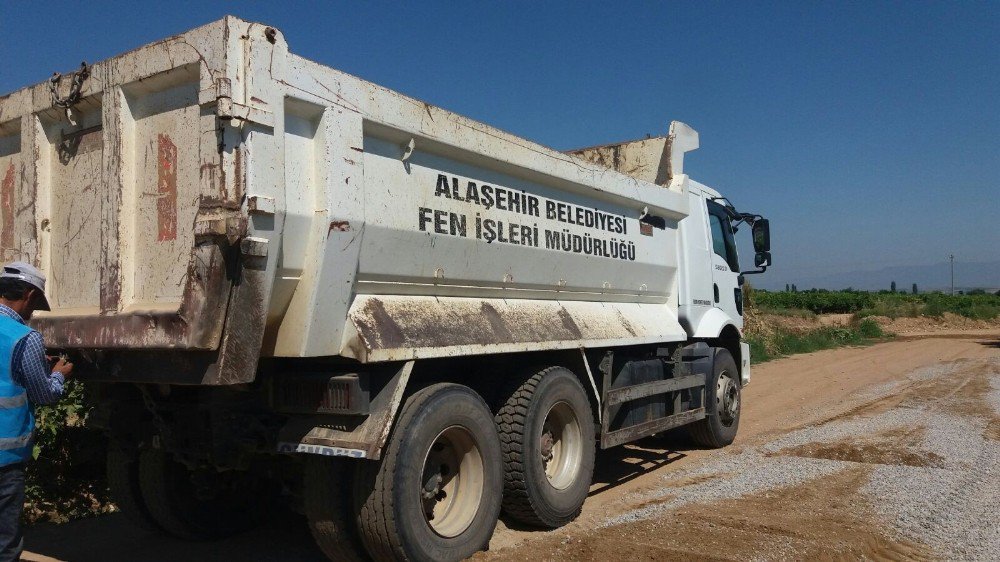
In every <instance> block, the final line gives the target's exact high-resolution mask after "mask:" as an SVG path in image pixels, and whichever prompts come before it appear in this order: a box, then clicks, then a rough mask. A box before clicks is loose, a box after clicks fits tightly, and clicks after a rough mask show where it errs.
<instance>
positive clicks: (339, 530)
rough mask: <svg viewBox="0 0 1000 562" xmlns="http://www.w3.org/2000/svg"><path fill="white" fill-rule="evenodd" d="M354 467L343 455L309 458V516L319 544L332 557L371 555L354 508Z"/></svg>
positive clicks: (306, 481) (355, 558)
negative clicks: (362, 535)
mask: <svg viewBox="0 0 1000 562" xmlns="http://www.w3.org/2000/svg"><path fill="white" fill-rule="evenodd" d="M359 462H360V461H359ZM353 469H354V467H353V466H351V465H350V464H349V463H348V462H347V461H345V460H343V459H332V458H329V457H320V456H315V455H313V456H310V457H309V458H307V459H306V466H305V475H304V488H305V511H306V518H307V519H308V520H309V530H310V531H311V532H312V536H313V538H314V539H316V544H317V545H318V546H319V548H320V550H322V551H323V554H325V555H326V556H327V557H328V558H329V559H330V560H337V561H340V560H343V561H345V562H348V561H350V562H354V561H361V560H366V559H367V556H365V554H364V546H362V544H361V540H360V538H359V537H358V533H357V529H356V527H355V521H354V517H353V516H352V510H351V494H350V490H351V488H352V485H353V483H354V478H353V473H354V470H353Z"/></svg>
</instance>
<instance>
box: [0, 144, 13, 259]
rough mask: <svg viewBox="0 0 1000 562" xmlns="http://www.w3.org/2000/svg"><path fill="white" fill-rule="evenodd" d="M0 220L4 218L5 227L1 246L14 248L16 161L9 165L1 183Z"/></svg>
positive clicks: (2, 232) (0, 236) (0, 238)
mask: <svg viewBox="0 0 1000 562" xmlns="http://www.w3.org/2000/svg"><path fill="white" fill-rule="evenodd" d="M0 220H3V229H2V230H0V246H2V247H4V248H12V247H13V246H14V163H13V162H11V163H10V165H8V166H7V172H6V173H5V174H4V176H3V183H2V184H0Z"/></svg>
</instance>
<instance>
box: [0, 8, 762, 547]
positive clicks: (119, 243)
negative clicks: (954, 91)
mask: <svg viewBox="0 0 1000 562" xmlns="http://www.w3.org/2000/svg"><path fill="white" fill-rule="evenodd" d="M697 147H698V135H697V133H696V132H695V131H694V130H692V129H691V128H689V127H688V126H686V125H684V124H682V123H677V122H675V123H673V124H672V125H670V128H669V134H668V135H666V136H663V137H656V138H646V139H643V140H640V141H636V142H629V143H620V144H615V145H607V146H599V147H594V148H587V149H581V150H577V151H572V152H568V153H563V152H557V151H555V150H551V149H549V148H546V147H544V146H540V145H538V144H535V143H533V142H530V141H527V140H524V139H522V138H519V137H516V136H514V135H511V134H508V133H505V132H503V131H500V130H498V129H495V128H493V127H490V126H488V125H484V124H482V123H477V122H475V121H472V120H470V119H467V118H464V117H461V116H459V115H456V114H454V113H450V112H448V111H445V110H442V109H440V108H438V107H435V106H432V105H429V104H427V103H424V102H422V101H418V100H416V99H413V98H409V97H406V96H404V95H402V94H400V93H397V92H394V91H392V90H388V89H386V88H383V87H380V86H378V85H376V84H372V83H370V82H366V81H364V80H361V79H359V78H356V77H354V76H350V75H347V74H344V73H343V72H339V71H337V70H334V69H332V68H328V67H325V66H323V65H320V64H317V63H315V62H312V61H309V60H306V59H304V58H301V57H299V56H296V55H294V54H292V53H290V52H289V50H288V44H287V43H286V41H285V38H284V36H283V35H282V34H281V33H280V32H279V31H277V30H275V29H274V28H272V27H268V26H266V25H262V24H257V23H250V22H247V21H243V20H240V19H237V18H233V17H227V18H225V19H222V20H220V21H216V22H214V23H211V24H208V25H206V26H204V27H200V28H198V29H195V30H192V31H189V32H187V33H184V34H181V35H178V36H176V37H171V38H169V39H165V40H163V41H160V42H157V43H153V44H150V45H147V46H144V47H141V48H139V49H136V50H134V51H130V52H128V53H125V54H123V55H120V56H117V57H114V58H111V59H109V60H106V61H103V62H99V63H96V64H93V65H86V64H84V65H82V66H81V67H80V69H79V70H77V71H76V72H73V73H72V74H67V75H65V76H59V75H55V76H53V77H52V78H51V79H50V80H47V81H45V82H42V83H41V84H38V85H36V86H33V87H28V88H24V89H21V90H18V91H15V92H12V93H10V94H7V95H5V96H3V97H0V179H2V184H0V225H2V227H0V246H2V251H3V259H4V261H10V260H15V259H17V260H25V261H29V262H31V263H34V264H37V265H38V266H39V267H40V268H42V269H43V270H44V271H45V273H46V274H47V276H48V279H49V287H50V289H49V301H50V303H51V305H52V312H49V313H40V314H38V315H37V317H36V318H35V319H34V321H33V326H34V327H35V328H36V329H38V330H39V331H41V332H42V334H43V335H44V337H45V340H46V342H47V343H48V345H49V346H50V347H52V348H56V349H59V350H63V351H64V352H66V353H69V354H70V355H71V356H72V357H73V359H74V360H75V361H76V364H77V370H78V372H79V373H80V375H79V376H80V378H81V379H82V380H83V381H84V382H85V385H86V388H87V390H88V392H89V394H90V396H91V399H92V400H93V402H94V404H95V409H94V413H93V414H92V415H91V421H92V422H93V423H94V424H96V425H97V426H98V427H100V428H102V429H103V430H104V431H105V432H106V434H107V436H108V438H109V453H108V478H109V484H110V486H111V489H112V493H113V495H114V497H115V500H116V502H117V504H118V505H119V507H120V508H121V509H122V510H123V511H125V512H127V513H129V515H130V518H131V519H132V520H133V521H134V522H136V524H138V525H142V526H146V527H148V528H151V529H158V530H161V531H164V532H167V533H170V534H173V535H176V536H180V537H192V538H207V537H216V536H221V535H225V534H228V533H234V532H237V531H239V530H241V529H245V528H247V527H248V526H250V525H253V524H255V523H256V522H258V521H259V518H260V517H261V515H262V514H264V513H266V512H267V511H268V508H269V507H270V506H272V505H275V502H279V501H284V502H288V503H289V504H290V505H292V506H294V507H297V508H298V509H301V510H302V511H303V512H304V513H305V514H306V515H307V517H308V520H309V523H310V526H311V528H312V532H313V534H314V535H315V537H316V540H317V541H318V543H319V545H320V547H321V548H322V550H323V551H324V552H325V553H326V554H327V555H328V556H329V557H330V558H331V559H334V560H343V559H353V558H364V557H371V558H374V559H378V560H403V559H407V560H458V559H461V558H464V557H467V556H469V555H471V554H473V553H474V552H476V551H478V550H480V549H483V548H486V547H487V546H488V543H489V540H490V537H491V535H492V533H493V530H494V528H495V526H496V523H497V519H498V516H499V515H500V513H501V511H503V512H504V513H506V517H509V518H510V519H512V520H517V521H520V522H522V523H524V524H528V525H535V526H539V527H547V528H552V527H558V526H560V525H563V524H565V523H567V522H569V521H571V520H572V519H573V518H574V517H575V516H576V515H577V514H578V513H579V512H580V509H581V506H582V505H583V502H584V499H585V498H586V496H587V492H588V487H589V486H590V484H591V478H592V472H593V467H594V456H595V452H596V449H597V448H602V449H604V448H608V447H613V446H616V445H620V444H623V443H627V442H630V441H634V440H636V439H639V438H641V437H644V436H648V435H651V434H654V433H659V432H663V431H666V430H668V429H671V428H676V427H679V426H687V427H688V428H690V434H691V435H692V437H693V439H694V440H695V441H696V442H697V443H700V444H702V445H704V446H708V447H721V446H725V445H727V444H729V443H730V442H732V440H733V438H734V436H735V434H736V430H737V427H738V425H739V418H740V406H741V404H740V390H741V388H742V387H743V386H744V385H745V384H747V382H748V380H749V378H750V354H749V347H748V345H747V344H746V343H744V342H743V340H742V325H743V321H742V295H741V285H742V275H743V274H746V273H751V272H742V273H741V271H740V266H739V261H738V258H737V254H736V244H735V243H734V238H733V233H734V231H736V229H737V227H738V226H740V225H743V224H745V225H748V226H749V227H750V228H752V231H753V242H754V246H755V250H756V251H757V255H756V259H755V262H756V267H757V269H755V270H754V271H752V273H757V272H759V271H762V270H763V269H764V268H766V266H767V265H769V263H770V254H769V248H768V246H769V242H768V238H769V234H768V223H767V221H766V220H765V219H763V218H762V217H760V216H759V215H755V214H748V213H740V212H737V211H736V210H735V208H734V207H733V205H731V204H730V203H729V202H728V201H727V200H726V199H724V198H722V197H721V196H720V194H719V193H718V192H716V191H714V190H713V189H710V188H708V187H706V186H704V185H702V184H700V183H697V182H695V181H694V180H692V179H690V178H689V177H688V176H687V175H686V174H685V173H684V167H683V164H684V161H683V160H684V153H685V152H687V151H690V150H693V149H695V148H697Z"/></svg>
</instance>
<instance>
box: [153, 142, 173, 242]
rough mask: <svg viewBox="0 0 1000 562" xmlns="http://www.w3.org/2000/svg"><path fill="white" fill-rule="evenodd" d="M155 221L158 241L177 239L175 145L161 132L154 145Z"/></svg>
mask: <svg viewBox="0 0 1000 562" xmlns="http://www.w3.org/2000/svg"><path fill="white" fill-rule="evenodd" d="M156 176H157V194H158V197H157V199H156V223H157V228H158V232H157V235H156V239H157V241H159V242H164V241H167V240H176V239H177V146H176V145H174V143H173V141H171V140H170V137H169V136H167V135H164V134H161V135H159V136H158V137H157V147H156Z"/></svg>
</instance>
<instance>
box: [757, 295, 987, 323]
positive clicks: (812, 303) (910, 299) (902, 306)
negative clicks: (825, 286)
mask: <svg viewBox="0 0 1000 562" xmlns="http://www.w3.org/2000/svg"><path fill="white" fill-rule="evenodd" d="M754 300H755V301H756V304H757V306H759V307H760V308H761V310H762V311H765V312H781V311H793V310H807V311H809V312H813V313H815V314H857V315H858V316H859V317H865V316H888V317H890V318H897V317H900V316H940V315H942V314H944V313H945V312H951V313H954V314H958V315H960V316H964V317H966V318H973V319H977V320H990V319H993V318H996V317H997V316H998V315H1000V295H996V294H989V293H985V292H982V293H977V294H966V295H946V294H943V293H920V294H916V295H914V294H904V293H891V292H888V291H882V292H865V291H826V290H822V289H818V290H808V291H799V292H792V291H763V290H754Z"/></svg>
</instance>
